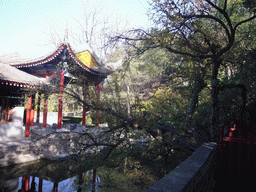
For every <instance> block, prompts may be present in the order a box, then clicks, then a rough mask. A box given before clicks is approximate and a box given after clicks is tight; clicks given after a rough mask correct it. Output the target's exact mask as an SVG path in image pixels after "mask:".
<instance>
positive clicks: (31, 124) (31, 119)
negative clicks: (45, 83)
mask: <svg viewBox="0 0 256 192" xmlns="http://www.w3.org/2000/svg"><path fill="white" fill-rule="evenodd" d="M35 97H36V96H35V94H34V95H32V104H31V115H30V126H34V118H35Z"/></svg>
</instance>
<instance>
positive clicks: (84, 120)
mask: <svg viewBox="0 0 256 192" xmlns="http://www.w3.org/2000/svg"><path fill="white" fill-rule="evenodd" d="M85 89H86V87H84V90H83V94H84V102H85V99H86V94H85ZM85 124H86V106H85V104H83V121H82V125H85Z"/></svg>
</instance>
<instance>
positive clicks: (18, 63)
mask: <svg viewBox="0 0 256 192" xmlns="http://www.w3.org/2000/svg"><path fill="white" fill-rule="evenodd" d="M65 48H67V50H68V52H69V55H70V56H71V58H72V59H74V61H75V62H76V63H77V64H78V65H79V66H80V67H82V68H83V69H85V70H86V71H88V72H89V73H92V74H94V75H99V76H105V75H108V74H109V73H110V72H111V71H110V70H108V69H105V68H104V67H103V66H102V64H101V63H100V62H99V60H98V58H97V57H96V56H95V54H94V53H92V52H91V49H90V50H88V51H89V52H90V54H92V56H93V57H94V59H95V60H96V62H97V64H98V66H99V67H88V66H86V65H84V64H83V63H82V62H81V61H80V60H79V58H78V57H77V56H76V54H75V53H74V52H73V50H72V49H71V47H70V45H69V44H61V45H60V46H59V47H58V48H57V50H56V51H54V52H51V53H50V54H47V55H45V56H43V57H40V58H37V59H32V60H29V59H24V60H22V59H15V60H9V61H6V62H5V63H8V64H9V65H11V66H14V67H16V68H24V67H33V66H38V65H42V64H45V63H47V62H50V61H51V60H53V59H55V58H56V57H57V56H59V54H61V53H62V51H64V49H65Z"/></svg>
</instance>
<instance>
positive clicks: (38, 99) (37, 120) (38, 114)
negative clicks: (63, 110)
mask: <svg viewBox="0 0 256 192" xmlns="http://www.w3.org/2000/svg"><path fill="white" fill-rule="evenodd" d="M37 96H38V97H37V111H36V122H37V123H39V121H40V103H41V95H40V93H38V95H37Z"/></svg>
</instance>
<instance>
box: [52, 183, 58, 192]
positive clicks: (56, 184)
mask: <svg viewBox="0 0 256 192" xmlns="http://www.w3.org/2000/svg"><path fill="white" fill-rule="evenodd" d="M58 185H59V183H58V182H54V185H53V192H58Z"/></svg>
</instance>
